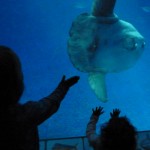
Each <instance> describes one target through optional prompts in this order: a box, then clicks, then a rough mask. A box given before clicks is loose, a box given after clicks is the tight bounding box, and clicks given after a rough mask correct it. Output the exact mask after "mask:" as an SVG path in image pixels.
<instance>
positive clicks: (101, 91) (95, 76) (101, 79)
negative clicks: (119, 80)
mask: <svg viewBox="0 0 150 150" xmlns="http://www.w3.org/2000/svg"><path fill="white" fill-rule="evenodd" d="M88 80H89V84H90V86H91V88H92V90H93V91H94V92H95V94H96V96H97V98H98V99H99V100H100V101H102V102H107V100H108V99H107V91H106V83H105V74H104V73H89V76H88Z"/></svg>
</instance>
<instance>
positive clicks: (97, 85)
mask: <svg viewBox="0 0 150 150" xmlns="http://www.w3.org/2000/svg"><path fill="white" fill-rule="evenodd" d="M115 3H116V0H95V1H94V2H93V6H92V11H91V14H88V13H83V14H80V15H79V16H77V18H76V19H75V20H74V21H73V23H72V26H71V29H70V32H69V39H68V49H67V51H68V55H69V57H70V60H71V62H72V64H73V65H74V67H75V68H76V69H78V70H79V71H81V72H85V73H88V81H89V84H90V86H91V88H92V89H93V91H94V92H95V94H96V96H97V98H98V99H99V100H101V101H102V102H106V101H107V100H108V97H107V90H106V83H105V76H106V74H107V73H113V72H120V71H123V70H126V69H129V68H131V67H132V66H134V65H135V63H136V62H137V60H138V59H139V58H140V57H141V54H142V53H143V50H144V47H145V41H144V37H143V36H142V35H141V34H140V33H139V32H138V31H137V30H136V28H135V27H134V26H133V25H132V24H130V23H129V22H126V21H124V20H120V19H119V18H118V16H117V15H116V14H115V13H114V11H113V10H114V6H115Z"/></svg>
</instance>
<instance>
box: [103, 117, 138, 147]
mask: <svg viewBox="0 0 150 150" xmlns="http://www.w3.org/2000/svg"><path fill="white" fill-rule="evenodd" d="M101 142H102V149H103V150H111V149H115V150H120V149H122V150H127V149H128V150H135V149H136V129H135V127H134V126H133V125H132V124H131V123H130V121H129V120H128V118H127V117H117V118H111V119H110V120H109V121H108V122H107V123H106V124H105V125H104V126H102V128H101Z"/></svg>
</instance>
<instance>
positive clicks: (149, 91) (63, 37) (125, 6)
mask: <svg viewBox="0 0 150 150" xmlns="http://www.w3.org/2000/svg"><path fill="white" fill-rule="evenodd" d="M91 4H92V0H63V1H62V0H25V1H24V0H20V1H17V0H7V1H6V0H1V1H0V44H2V45H7V46H9V47H11V48H12V49H14V51H15V52H16V53H17V54H18V55H19V57H20V59H21V63H22V67H23V72H24V80H25V91H24V94H23V96H22V99H21V102H22V103H24V102H26V101H28V100H35V101H36V100H39V99H40V98H42V97H44V96H46V95H48V94H49V93H50V92H52V90H53V89H54V88H55V87H56V85H57V84H58V83H59V81H60V80H61V77H62V75H64V74H65V75H66V76H67V77H70V76H73V75H79V76H80V77H81V79H80V81H79V83H78V84H76V85H75V86H74V87H72V88H71V89H70V91H69V93H68V94H67V96H66V97H65V99H64V100H63V102H62V104H61V107H60V109H59V111H58V112H57V113H56V114H55V115H53V116H52V117H51V118H49V119H48V120H46V121H45V122H44V123H43V124H41V125H40V126H39V133H40V138H56V137H57V138H58V137H72V136H82V135H85V128H86V125H87V122H88V120H89V117H90V115H91V113H92V110H91V109H92V108H93V107H96V106H103V107H104V110H105V113H104V114H103V116H102V117H101V118H100V120H99V123H98V126H99V125H100V124H101V123H104V122H105V121H106V120H107V119H108V118H109V112H110V111H111V110H112V109H113V108H120V109H121V111H122V115H127V116H128V117H129V118H130V120H131V122H132V123H133V124H134V125H135V126H136V127H137V130H139V131H143V130H149V129H150V117H149V116H150V77H149V76H150V69H149V68H150V52H149V49H150V45H149V43H150V30H149V25H150V1H149V0H126V1H124V0H118V1H117V4H116V7H115V12H116V14H117V15H118V16H119V17H120V18H121V19H123V20H126V21H128V22H130V23H132V24H133V25H134V26H135V27H136V28H137V29H138V31H140V33H141V34H142V35H143V36H144V37H145V39H146V48H145V51H144V53H143V55H142V57H141V58H140V59H139V61H138V62H137V64H136V65H135V66H134V67H132V68H131V69H129V70H127V71H123V72H120V73H114V74H108V75H107V77H106V83H107V91H108V97H109V101H108V102H107V103H102V102H101V101H99V100H98V99H97V98H96V96H95V94H94V93H93V91H92V90H91V89H90V86H89V84H88V80H87V74H86V73H82V72H79V71H78V70H76V69H75V68H74V67H73V65H72V64H71V62H70V59H69V57H68V54H67V39H68V32H69V29H70V26H71V23H72V21H73V20H74V19H75V17H76V16H77V15H79V14H80V13H83V12H89V13H90V11H91ZM145 7H148V8H149V9H148V11H145V10H144V9H143V8H145ZM97 131H99V128H97Z"/></svg>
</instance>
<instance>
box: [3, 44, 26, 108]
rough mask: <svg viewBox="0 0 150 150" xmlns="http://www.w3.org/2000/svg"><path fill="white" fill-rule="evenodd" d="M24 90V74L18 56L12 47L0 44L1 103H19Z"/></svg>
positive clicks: (4, 104) (6, 104)
mask: <svg viewBox="0 0 150 150" xmlns="http://www.w3.org/2000/svg"><path fill="white" fill-rule="evenodd" d="M23 90H24V84H23V74H22V69H21V63H20V60H19V58H18V56H17V55H16V54H15V52H13V51H12V50H11V49H10V48H8V47H6V46H0V99H1V102H0V105H1V106H8V105H11V104H15V103H17V102H18V101H19V99H20V97H21V95H22V93H23Z"/></svg>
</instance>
